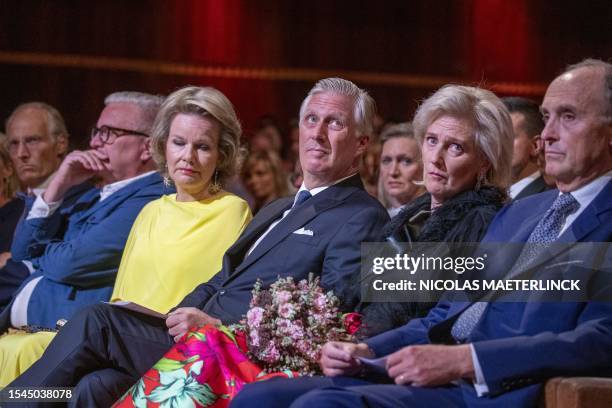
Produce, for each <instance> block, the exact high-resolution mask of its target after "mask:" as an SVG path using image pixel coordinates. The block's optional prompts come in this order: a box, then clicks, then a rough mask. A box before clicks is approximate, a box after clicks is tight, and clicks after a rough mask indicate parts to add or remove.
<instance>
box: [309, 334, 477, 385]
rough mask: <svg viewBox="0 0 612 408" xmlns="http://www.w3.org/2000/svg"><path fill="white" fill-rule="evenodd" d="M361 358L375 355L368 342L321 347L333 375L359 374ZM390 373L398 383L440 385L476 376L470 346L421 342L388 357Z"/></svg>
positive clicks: (325, 366) (322, 362) (324, 362)
mask: <svg viewBox="0 0 612 408" xmlns="http://www.w3.org/2000/svg"><path fill="white" fill-rule="evenodd" d="M357 357H367V358H372V357H374V353H373V352H372V351H371V350H370V349H369V347H368V346H367V345H366V344H365V343H358V344H354V343H344V342H329V343H327V344H325V345H324V346H323V348H322V350H321V359H320V362H319V363H320V365H321V368H322V370H323V373H324V374H325V375H327V376H330V377H335V376H340V375H355V374H356V373H358V372H359V371H360V370H361V368H362V366H361V362H360V361H359V360H358V359H357ZM386 369H387V374H388V375H389V377H390V378H392V379H393V380H394V381H395V383H396V384H410V385H413V386H418V387H420V386H436V385H443V384H448V383H450V382H451V381H454V380H457V379H460V378H473V377H474V366H473V362H472V355H471V350H470V346H469V345H458V346H442V345H417V346H408V347H404V348H402V349H400V350H398V351H396V352H395V353H393V354H390V355H389V356H388V357H387V363H386Z"/></svg>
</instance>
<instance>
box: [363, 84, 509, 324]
mask: <svg viewBox="0 0 612 408" xmlns="http://www.w3.org/2000/svg"><path fill="white" fill-rule="evenodd" d="M413 126H414V134H415V137H416V139H417V141H418V145H419V146H420V147H421V151H422V158H423V181H424V183H425V189H426V190H427V193H426V194H424V195H422V196H420V197H418V198H416V199H415V200H413V201H411V202H410V203H408V204H407V205H406V206H405V208H404V209H403V210H402V211H401V212H400V213H399V214H398V215H397V216H396V217H395V218H393V219H392V220H391V221H390V223H389V224H388V225H387V226H386V227H385V229H384V231H383V236H385V237H386V240H387V241H389V242H391V243H394V242H453V243H472V242H479V241H480V240H481V239H482V237H483V236H484V234H485V232H486V231H487V228H488V226H489V223H490V222H491V221H492V220H493V218H494V217H495V214H496V213H497V211H498V210H499V209H500V208H501V207H502V206H503V204H504V202H505V201H506V199H507V196H506V193H505V191H506V188H507V187H508V184H509V182H510V169H511V165H510V163H511V160H512V135H513V133H512V122H511V120H510V116H509V115H508V111H507V110H506V108H505V107H504V105H503V104H502V103H501V101H500V100H499V98H497V97H496V96H495V95H494V94H493V93H491V92H489V91H486V90H483V89H479V88H472V87H466V86H456V85H448V86H445V87H443V88H441V89H440V90H438V91H437V92H436V93H434V94H433V95H432V96H431V97H429V98H428V99H427V100H425V102H423V104H422V105H421V106H420V107H419V109H418V110H417V113H416V115H415V117H414V121H413ZM392 140H393V139H392ZM387 143H389V142H387ZM383 149H384V147H383ZM383 159H384V155H383ZM434 255H435V256H441V257H444V256H445V254H440V253H436V254H434ZM468 255H469V254H468ZM432 306H434V304H431V303H416V302H415V303H412V302H405V303H401V302H389V303H369V304H368V303H365V304H362V305H361V307H360V308H359V311H360V312H361V313H363V315H364V318H363V323H364V325H363V330H362V331H361V332H362V335H365V336H371V335H374V334H378V333H380V332H383V331H387V330H390V329H392V328H394V327H398V326H401V325H403V324H405V323H406V322H407V321H409V320H410V319H412V318H414V317H421V316H423V315H425V314H426V313H427V311H428V310H429V308H431V307H432Z"/></svg>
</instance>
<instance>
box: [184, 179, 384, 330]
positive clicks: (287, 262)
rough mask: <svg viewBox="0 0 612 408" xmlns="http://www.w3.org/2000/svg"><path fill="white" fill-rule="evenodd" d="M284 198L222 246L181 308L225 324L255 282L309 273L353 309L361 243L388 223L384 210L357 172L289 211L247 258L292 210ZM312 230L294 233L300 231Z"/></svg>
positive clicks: (240, 311) (244, 305)
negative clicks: (216, 262)
mask: <svg viewBox="0 0 612 408" xmlns="http://www.w3.org/2000/svg"><path fill="white" fill-rule="evenodd" d="M292 204H293V198H292V197H289V198H283V199H279V200H276V201H274V202H273V203H271V204H269V205H268V206H266V207H264V208H262V209H261V210H260V211H259V213H257V215H256V216H255V218H254V219H253V221H251V223H250V224H249V225H248V226H247V228H246V230H245V231H244V233H243V234H242V235H241V237H240V238H239V239H238V240H237V241H236V243H235V244H234V245H233V246H232V247H231V248H229V249H228V250H227V252H226V253H225V256H224V258H223V268H222V270H221V271H220V272H219V273H217V274H216V275H215V276H214V277H213V278H212V279H211V280H210V281H208V282H207V283H204V284H202V285H199V286H198V287H197V288H196V289H194V291H193V292H192V293H190V294H189V295H187V297H186V298H185V299H183V301H182V302H181V304H180V305H179V307H188V306H191V307H198V308H200V309H202V310H204V311H205V312H207V313H208V314H210V315H211V316H214V317H216V318H218V319H220V320H221V321H223V322H224V323H233V322H237V321H238V320H240V319H241V318H242V317H243V315H244V314H245V313H246V312H247V310H248V307H249V302H250V300H251V290H252V289H253V285H254V284H255V281H256V280H257V279H260V280H261V281H262V282H263V285H264V287H267V286H269V285H270V284H272V283H273V282H275V281H276V280H277V278H278V277H279V276H281V277H285V276H292V277H293V278H294V279H295V280H296V281H297V280H301V279H306V278H307V277H308V274H309V273H310V272H312V273H314V274H315V275H316V276H320V277H321V285H322V286H323V287H324V288H326V289H328V290H333V291H334V293H335V294H336V295H337V296H339V297H340V299H342V300H343V308H344V309H347V310H348V309H351V308H352V307H354V306H355V305H356V303H357V301H358V299H357V293H355V290H354V287H355V283H356V282H357V281H358V279H359V276H360V260H361V242H362V241H375V240H376V238H378V236H379V234H380V232H381V229H382V227H383V225H384V224H385V223H386V222H387V221H388V220H389V217H388V215H387V212H386V211H385V209H384V208H383V207H382V206H381V205H380V204H379V203H378V201H376V200H375V199H374V198H372V197H371V196H369V195H368V193H366V192H365V190H364V189H363V185H362V184H361V180H360V178H359V176H354V177H350V178H349V179H347V180H344V181H343V182H341V183H338V184H336V185H333V186H330V187H329V188H327V189H326V190H324V191H322V192H320V193H319V194H317V195H315V196H314V197H312V198H310V199H309V200H307V201H306V202H304V204H303V205H302V206H299V207H297V208H295V209H294V210H292V212H291V213H290V214H289V215H287V217H285V218H284V219H283V220H282V221H281V222H280V223H279V224H278V225H276V226H275V227H274V228H273V229H272V230H271V231H270V233H269V234H268V235H267V236H266V237H265V238H264V239H263V240H262V241H261V242H260V243H259V245H258V246H257V247H256V248H255V250H254V251H253V252H252V253H251V254H250V255H249V256H247V257H246V258H245V254H246V253H247V251H248V250H249V248H250V247H251V246H252V245H253V243H254V242H255V241H256V240H257V239H258V238H259V237H260V236H261V234H262V233H263V232H264V231H266V229H267V228H268V227H269V226H270V224H272V222H274V221H276V220H278V219H279V218H280V217H281V216H282V214H283V212H284V211H285V210H287V209H288V208H290V207H291V205H292ZM302 228H303V229H304V230H310V231H312V235H306V234H296V233H295V231H297V230H299V229H302Z"/></svg>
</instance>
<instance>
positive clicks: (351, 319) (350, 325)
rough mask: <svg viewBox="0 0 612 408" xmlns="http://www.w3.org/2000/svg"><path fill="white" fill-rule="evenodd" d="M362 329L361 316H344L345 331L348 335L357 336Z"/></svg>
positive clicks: (355, 314)
mask: <svg viewBox="0 0 612 408" xmlns="http://www.w3.org/2000/svg"><path fill="white" fill-rule="evenodd" d="M360 327H361V315H360V314H359V313H347V314H345V315H344V330H346V332H347V333H348V334H355V333H356V332H357V330H359V328H360Z"/></svg>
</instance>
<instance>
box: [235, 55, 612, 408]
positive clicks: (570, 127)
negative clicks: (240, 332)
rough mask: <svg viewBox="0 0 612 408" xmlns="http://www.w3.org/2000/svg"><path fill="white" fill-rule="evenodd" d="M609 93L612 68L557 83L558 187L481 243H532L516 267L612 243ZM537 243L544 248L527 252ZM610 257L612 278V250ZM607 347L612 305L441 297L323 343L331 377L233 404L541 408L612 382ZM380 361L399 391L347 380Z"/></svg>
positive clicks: (553, 132)
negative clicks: (391, 323)
mask: <svg viewBox="0 0 612 408" xmlns="http://www.w3.org/2000/svg"><path fill="white" fill-rule="evenodd" d="M611 94H612V65H610V64H608V63H604V62H602V61H598V60H585V61H583V62H582V63H580V64H577V65H574V66H571V67H569V68H568V70H567V71H566V72H565V73H563V74H562V75H561V76H559V77H557V78H556V79H555V80H554V81H553V82H552V83H551V84H550V86H549V88H548V90H547V92H546V96H545V98H544V102H543V104H542V109H541V110H542V113H543V116H544V121H545V123H546V126H545V129H544V130H543V133H542V137H543V140H544V142H545V149H546V170H547V172H549V173H550V174H552V175H553V176H554V177H555V178H556V182H557V188H558V190H551V191H549V192H545V193H542V194H540V195H536V196H532V197H528V198H526V199H524V200H519V201H515V202H513V203H512V204H510V205H509V206H508V207H506V208H505V209H504V210H502V211H501V212H500V214H498V216H497V217H496V218H495V220H494V221H493V222H492V224H491V226H490V228H489V231H488V232H487V236H486V237H485V238H484V240H483V242H526V245H524V248H523V252H522V253H521V256H520V257H519V258H517V259H518V260H519V261H520V262H518V263H517V264H518V265H521V264H523V265H530V266H529V268H530V269H534V270H536V271H540V272H541V271H544V270H547V269H549V268H554V267H557V268H559V267H560V266H559V265H560V264H561V263H562V262H559V261H560V259H563V258H561V252H559V251H558V248H557V249H553V246H551V244H552V243H553V242H564V243H567V244H568V245H573V247H577V246H576V242H580V241H582V242H606V243H607V242H609V241H610V240H611V238H612V100H610V95H611ZM517 225H519V227H518V228H517ZM536 244H541V245H545V246H548V251H545V252H536V254H540V255H539V256H532V255H530V254H531V251H530V249H531V248H534V245H536ZM542 254H544V255H542ZM606 256H607V263H605V264H604V267H603V270H604V272H607V273H608V276H609V273H610V272H612V271H611V270H610V252H609V250H608V252H607V253H606ZM527 260H529V262H526V261H527ZM577 261H578V262H581V261H582V262H589V261H590V259H588V258H584V259H577ZM530 262H531V263H530ZM518 268H524V266H520V267H518ZM570 268H571V267H570ZM519 270H520V269H519ZM607 280H608V281H609V277H608V278H607ZM603 283H605V284H606V285H607V286H608V289H609V286H610V284H609V283H610V282H603ZM611 350H612V303H605V302H595V301H588V302H563V303H561V302H495V303H486V302H473V303H467V302H448V301H441V302H439V303H438V305H437V306H436V307H434V308H433V309H432V310H431V311H430V313H429V314H428V315H427V316H426V317H425V318H422V319H414V320H412V321H410V322H409V323H408V324H406V325H405V326H403V327H400V328H398V329H394V330H391V331H388V332H386V333H383V334H380V335H378V336H376V337H373V338H371V339H368V340H366V341H365V342H364V343H358V344H354V343H340V342H335V343H328V344H327V345H325V346H324V348H323V353H322V358H321V366H322V368H323V371H324V373H325V374H326V375H327V376H328V377H313V378H306V379H292V380H271V381H267V382H261V383H254V384H248V385H246V386H245V388H244V389H243V390H242V391H241V393H240V394H239V395H238V396H237V398H236V399H235V400H234V401H233V405H232V406H233V407H246V406H266V407H277V406H289V405H291V406H292V407H315V406H316V407H330V406H334V407H351V408H353V407H360V406H362V407H365V406H368V407H372V406H376V407H398V406H406V407H412V406H414V407H440V406H444V407H446V406H453V407H467V406H474V407H493V406H495V407H498V406H503V407H519V406H520V407H524V406H536V405H537V403H538V399H539V396H540V392H541V389H542V384H543V382H544V381H545V380H547V379H548V378H551V377H554V376H560V375H612V351H611ZM383 356H386V362H385V369H386V373H387V375H388V380H391V381H393V382H395V384H379V383H376V382H375V381H374V379H373V377H368V376H367V374H366V377H365V378H355V377H351V376H352V375H355V374H357V373H358V372H360V370H361V369H362V368H363V367H362V365H361V363H360V362H359V360H358V359H357V357H370V358H371V357H383ZM368 379H370V380H368Z"/></svg>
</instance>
